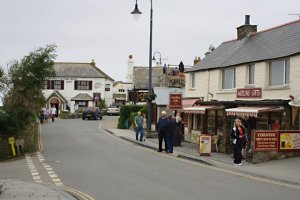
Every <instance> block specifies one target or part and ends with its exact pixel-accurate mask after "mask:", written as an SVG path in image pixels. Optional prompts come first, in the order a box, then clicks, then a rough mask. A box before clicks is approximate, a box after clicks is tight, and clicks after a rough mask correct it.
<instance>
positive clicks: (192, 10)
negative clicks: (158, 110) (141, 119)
mask: <svg viewBox="0 0 300 200" xmlns="http://www.w3.org/2000/svg"><path fill="white" fill-rule="evenodd" d="M138 4H139V9H140V10H141V11H142V12H143V14H142V15H141V17H140V19H139V20H138V21H135V20H134V19H133V17H132V15H131V14H130V12H131V11H132V10H133V9H134V5H135V0H105V1H104V0H0V66H2V67H3V68H6V65H7V63H9V62H10V61H12V60H14V59H20V58H22V57H23V56H24V55H26V54H27V53H28V52H29V51H32V50H34V49H36V48H38V47H44V46H46V45H47V44H56V45H57V46H58V47H57V54H58V57H57V60H56V61H62V62H90V61H91V60H92V59H95V61H96V65H97V66H98V67H99V68H101V69H102V70H103V71H104V72H106V73H107V74H108V75H110V76H111V77H112V78H114V79H115V80H125V77H126V73H127V60H128V55H130V54H132V55H133V58H134V61H135V65H142V66H148V56H149V19H150V1H149V0H139V1H138ZM153 9H154V22H153V52H155V51H159V52H160V53H161V54H162V58H164V61H165V62H166V63H168V64H172V65H174V64H179V62H180V61H181V60H182V61H183V63H184V64H185V65H192V64H193V60H194V58H195V56H200V57H202V58H203V56H204V53H205V52H206V51H207V49H208V47H209V45H210V44H212V45H214V46H215V47H217V46H218V45H220V44H221V42H223V41H227V40H231V39H235V38H236V27H238V26H240V25H242V24H244V16H245V15H246V14H249V15H251V20H250V22H251V24H255V25H258V30H263V29H267V28H271V27H273V26H277V25H280V24H283V23H286V22H289V21H293V20H296V19H298V18H299V17H298V16H293V15H288V14H291V13H296V14H297V13H300V1H299V0H276V1H274V0H153ZM299 34H300V33H299ZM158 57H159V56H158Z"/></svg>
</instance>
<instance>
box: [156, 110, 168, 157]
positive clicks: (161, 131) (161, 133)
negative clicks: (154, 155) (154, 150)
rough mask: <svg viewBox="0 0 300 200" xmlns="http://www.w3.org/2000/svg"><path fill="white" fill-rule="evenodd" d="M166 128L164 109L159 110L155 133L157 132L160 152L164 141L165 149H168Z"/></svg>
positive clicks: (166, 120) (166, 119)
mask: <svg viewBox="0 0 300 200" xmlns="http://www.w3.org/2000/svg"><path fill="white" fill-rule="evenodd" d="M167 128H168V118H167V113H166V111H162V112H161V117H160V118H159V120H158V123H157V133H158V152H162V142H163V140H164V142H165V151H166V152H167V151H168V145H167Z"/></svg>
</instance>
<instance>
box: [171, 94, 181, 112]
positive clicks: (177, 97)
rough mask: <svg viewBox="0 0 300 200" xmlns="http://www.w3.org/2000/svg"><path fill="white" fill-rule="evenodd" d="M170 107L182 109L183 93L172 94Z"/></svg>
mask: <svg viewBox="0 0 300 200" xmlns="http://www.w3.org/2000/svg"><path fill="white" fill-rule="evenodd" d="M169 109H182V94H170V98H169Z"/></svg>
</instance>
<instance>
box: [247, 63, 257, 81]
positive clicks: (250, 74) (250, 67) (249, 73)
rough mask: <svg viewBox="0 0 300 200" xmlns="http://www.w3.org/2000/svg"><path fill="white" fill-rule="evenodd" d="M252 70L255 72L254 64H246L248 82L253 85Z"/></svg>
mask: <svg viewBox="0 0 300 200" xmlns="http://www.w3.org/2000/svg"><path fill="white" fill-rule="evenodd" d="M254 72H255V65H254V64H252V65H249V66H248V84H249V85H254Z"/></svg>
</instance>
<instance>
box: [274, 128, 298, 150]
mask: <svg viewBox="0 0 300 200" xmlns="http://www.w3.org/2000/svg"><path fill="white" fill-rule="evenodd" d="M279 149H280V150H300V132H284V131H282V132H280V147H279Z"/></svg>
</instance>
